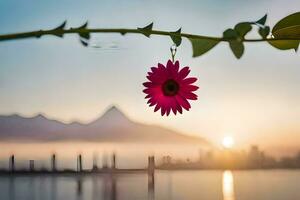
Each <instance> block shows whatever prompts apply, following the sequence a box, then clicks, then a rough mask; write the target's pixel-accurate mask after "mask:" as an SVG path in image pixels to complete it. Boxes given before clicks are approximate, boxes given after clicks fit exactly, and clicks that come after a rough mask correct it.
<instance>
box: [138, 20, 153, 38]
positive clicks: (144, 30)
mask: <svg viewBox="0 0 300 200" xmlns="http://www.w3.org/2000/svg"><path fill="white" fill-rule="evenodd" d="M152 28H153V22H152V23H151V24H149V25H147V26H145V27H144V28H138V30H139V31H140V32H141V33H142V34H143V35H145V36H146V37H150V35H151V31H152Z"/></svg>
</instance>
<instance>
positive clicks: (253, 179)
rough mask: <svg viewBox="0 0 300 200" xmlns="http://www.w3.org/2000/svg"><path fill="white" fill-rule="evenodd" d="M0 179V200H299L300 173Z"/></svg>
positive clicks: (178, 172) (262, 171)
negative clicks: (151, 177) (151, 181)
mask: <svg viewBox="0 0 300 200" xmlns="http://www.w3.org/2000/svg"><path fill="white" fill-rule="evenodd" d="M154 183H155V184H154V186H153V185H152V184H151V183H150V182H149V181H148V176H147V175H146V174H128V175H125V174H120V175H114V176H110V175H104V174H99V175H87V176H78V177H74V176H57V175H55V176H54V175H45V176H37V175H35V176H9V175H8V176H0V199H1V200H2V199H3V200H39V199H42V200H76V199H79V200H80V199H82V200H96V199H98V200H117V199H118V200H171V199H172V200H173V199H174V200H194V199H195V200H196V199H197V200H199V199H201V200H299V199H300V170H253V171H204V170H203V171H159V170H157V171H156V174H155V181H154Z"/></svg>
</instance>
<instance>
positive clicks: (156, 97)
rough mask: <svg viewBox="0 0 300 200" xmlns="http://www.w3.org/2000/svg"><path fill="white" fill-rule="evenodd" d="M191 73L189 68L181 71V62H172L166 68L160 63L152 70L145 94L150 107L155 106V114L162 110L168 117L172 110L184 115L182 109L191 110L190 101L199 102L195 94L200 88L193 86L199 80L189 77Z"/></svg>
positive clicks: (148, 77) (146, 83)
mask: <svg viewBox="0 0 300 200" xmlns="http://www.w3.org/2000/svg"><path fill="white" fill-rule="evenodd" d="M189 73H190V69H189V67H184V68H182V69H181V70H179V62H178V61H176V62H175V63H173V62H172V61H171V60H169V61H168V63H167V66H166V67H165V66H164V65H162V64H160V63H159V64H158V66H157V67H152V68H151V72H148V76H147V79H149V81H150V82H145V83H143V85H144V86H145V87H146V89H144V90H143V92H144V93H146V94H147V96H146V97H145V98H146V99H147V98H149V100H148V102H147V103H148V104H149V106H154V105H155V108H154V112H156V111H158V110H159V109H161V115H162V116H163V115H164V114H166V115H167V116H168V115H169V114H170V112H171V110H172V111H173V113H174V114H175V115H176V113H177V111H178V112H179V113H180V114H181V113H182V108H184V109H185V110H189V109H190V108H191V105H190V103H189V102H188V99H189V100H197V95H196V94H194V93H193V92H194V91H196V90H197V89H198V88H199V87H197V86H195V85H192V83H194V82H196V81H197V78H195V77H187V75H188V74H189Z"/></svg>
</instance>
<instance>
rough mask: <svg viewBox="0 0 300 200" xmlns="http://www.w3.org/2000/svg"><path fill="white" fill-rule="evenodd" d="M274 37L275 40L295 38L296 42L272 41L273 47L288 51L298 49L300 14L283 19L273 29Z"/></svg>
mask: <svg viewBox="0 0 300 200" xmlns="http://www.w3.org/2000/svg"><path fill="white" fill-rule="evenodd" d="M272 35H273V36H274V38H275V39H280V38H292V39H293V38H295V39H296V40H284V41H271V42H269V43H270V44H271V45H272V46H274V47H276V48H278V49H282V50H286V49H295V50H297V49H298V46H299V42H300V12H298V13H294V14H291V15H289V16H287V17H285V18H283V19H281V20H280V21H279V22H278V23H277V24H276V25H275V26H274V27H273V29H272ZM298 39H299V40H298Z"/></svg>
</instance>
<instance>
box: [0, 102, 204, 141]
mask: <svg viewBox="0 0 300 200" xmlns="http://www.w3.org/2000/svg"><path fill="white" fill-rule="evenodd" d="M0 139H1V140H2V141H3V140H11V141H68V140H71V141H74V140H75V141H76V140H77V141H97V142H140V143H142V142H145V143H170V144H173V143H185V144H191V143H194V144H206V145H207V144H208V142H207V141H206V140H205V139H203V138H200V137H195V136H189V135H185V134H181V133H179V132H176V131H174V130H171V129H168V128H164V127H161V126H157V125H146V124H142V123H138V122H134V121H132V120H130V119H129V118H128V117H127V116H126V115H125V114H124V113H123V112H122V111H121V110H120V109H118V108H117V107H116V106H112V107H110V108H109V109H108V110H107V111H106V112H105V113H104V114H103V115H102V116H101V117H99V118H98V119H96V120H94V121H92V122H90V123H87V124H82V123H78V122H73V123H70V124H65V123H62V122H60V121H57V120H51V119H48V118H46V117H45V116H44V115H42V114H39V115H37V116H35V117H30V118H29V117H22V116H20V115H16V114H15V115H9V116H0Z"/></svg>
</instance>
